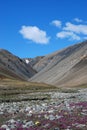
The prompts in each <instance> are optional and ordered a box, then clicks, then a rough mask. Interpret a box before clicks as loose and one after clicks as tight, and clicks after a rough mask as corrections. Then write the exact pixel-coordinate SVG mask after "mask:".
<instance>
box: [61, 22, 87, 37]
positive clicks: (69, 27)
mask: <svg viewBox="0 0 87 130" xmlns="http://www.w3.org/2000/svg"><path fill="white" fill-rule="evenodd" d="M63 30H66V31H71V32H75V33H77V34H83V35H87V25H83V24H79V25H75V24H72V23H70V22H68V23H66V26H65V27H64V28H63Z"/></svg>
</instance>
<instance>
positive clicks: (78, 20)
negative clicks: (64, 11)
mask: <svg viewBox="0 0 87 130" xmlns="http://www.w3.org/2000/svg"><path fill="white" fill-rule="evenodd" d="M74 21H76V22H77V23H81V22H83V20H82V19H79V18H74Z"/></svg>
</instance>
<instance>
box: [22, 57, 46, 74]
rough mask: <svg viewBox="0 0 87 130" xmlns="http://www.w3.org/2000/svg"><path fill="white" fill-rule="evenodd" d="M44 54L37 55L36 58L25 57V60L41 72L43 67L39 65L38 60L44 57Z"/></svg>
mask: <svg viewBox="0 0 87 130" xmlns="http://www.w3.org/2000/svg"><path fill="white" fill-rule="evenodd" d="M43 58H44V56H37V57H35V58H24V59H23V60H24V61H25V62H26V63H27V64H29V65H31V67H33V68H34V69H35V70H36V71H37V72H39V71H40V70H41V67H39V65H38V62H39V61H40V60H41V59H43Z"/></svg>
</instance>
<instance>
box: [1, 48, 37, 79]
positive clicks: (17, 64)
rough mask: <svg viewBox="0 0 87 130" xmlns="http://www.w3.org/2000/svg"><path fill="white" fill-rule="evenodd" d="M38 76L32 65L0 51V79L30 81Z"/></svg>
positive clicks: (5, 51)
mask: <svg viewBox="0 0 87 130" xmlns="http://www.w3.org/2000/svg"><path fill="white" fill-rule="evenodd" d="M34 74H36V71H35V70H34V69H32V67H31V66H30V65H27V64H26V63H25V62H24V61H23V60H22V59H20V58H19V57H17V56H15V55H13V54H11V53H10V52H8V51H7V50H3V49H0V78H3V77H9V78H14V79H22V80H28V79H29V78H30V77H32V76H33V75H34Z"/></svg>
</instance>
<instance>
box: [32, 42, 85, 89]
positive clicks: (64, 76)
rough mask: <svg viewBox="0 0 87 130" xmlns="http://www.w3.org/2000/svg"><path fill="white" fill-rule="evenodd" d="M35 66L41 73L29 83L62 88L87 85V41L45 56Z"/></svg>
mask: <svg viewBox="0 0 87 130" xmlns="http://www.w3.org/2000/svg"><path fill="white" fill-rule="evenodd" d="M35 66H37V68H38V70H41V71H39V72H38V73H37V74H36V75H35V76H33V77H32V78H31V79H30V81H35V82H44V83H48V84H52V85H56V86H63V87H64V86H66V87H67V86H78V85H81V84H87V80H86V79H87V41H84V42H81V43H78V44H75V45H73V46H70V47H68V48H65V49H63V50H61V51H56V52H54V53H52V54H50V55H47V56H45V57H43V58H42V59H41V60H40V61H39V62H37V63H36V64H35Z"/></svg>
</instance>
